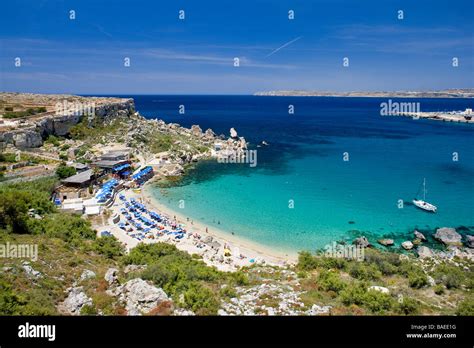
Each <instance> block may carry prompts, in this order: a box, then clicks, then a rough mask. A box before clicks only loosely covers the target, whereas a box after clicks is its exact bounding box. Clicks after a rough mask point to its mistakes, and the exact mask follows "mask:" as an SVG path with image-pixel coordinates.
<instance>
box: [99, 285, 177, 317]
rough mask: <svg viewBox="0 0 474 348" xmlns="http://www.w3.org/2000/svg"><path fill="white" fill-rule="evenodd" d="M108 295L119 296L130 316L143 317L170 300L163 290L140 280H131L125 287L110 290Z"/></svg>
mask: <svg viewBox="0 0 474 348" xmlns="http://www.w3.org/2000/svg"><path fill="white" fill-rule="evenodd" d="M107 293H108V294H110V295H112V296H117V297H118V300H119V301H120V302H122V303H123V304H124V305H125V309H126V310H127V313H128V315H142V314H147V313H149V312H150V311H151V310H152V309H154V308H156V307H157V306H158V305H160V304H161V303H162V302H164V301H168V302H170V301H171V300H170V298H169V297H168V295H166V293H165V292H164V291H163V289H161V288H157V287H155V286H153V285H151V284H148V283H147V282H146V281H144V280H143V279H140V278H135V279H132V280H129V281H128V282H126V283H125V284H123V285H120V286H118V287H116V288H114V289H111V290H108V291H107Z"/></svg>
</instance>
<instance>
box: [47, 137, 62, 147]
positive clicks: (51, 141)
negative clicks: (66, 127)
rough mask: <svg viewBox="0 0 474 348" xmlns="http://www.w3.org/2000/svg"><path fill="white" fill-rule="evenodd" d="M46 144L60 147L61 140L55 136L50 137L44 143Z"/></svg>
mask: <svg viewBox="0 0 474 348" xmlns="http://www.w3.org/2000/svg"><path fill="white" fill-rule="evenodd" d="M44 142H45V143H46V144H51V145H54V146H59V139H58V138H57V137H56V136H54V135H49V136H48V138H47V139H46V140H45V141H44Z"/></svg>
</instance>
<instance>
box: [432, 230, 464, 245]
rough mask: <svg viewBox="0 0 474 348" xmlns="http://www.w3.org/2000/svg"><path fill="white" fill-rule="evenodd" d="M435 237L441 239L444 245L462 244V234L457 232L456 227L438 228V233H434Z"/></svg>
mask: <svg viewBox="0 0 474 348" xmlns="http://www.w3.org/2000/svg"><path fill="white" fill-rule="evenodd" d="M433 237H434V239H436V240H437V241H440V242H441V243H443V244H444V245H456V246H461V245H462V243H461V239H462V236H461V235H460V234H459V233H457V232H456V230H455V229H454V228H450V227H443V228H438V229H437V230H436V233H435V234H434V235H433Z"/></svg>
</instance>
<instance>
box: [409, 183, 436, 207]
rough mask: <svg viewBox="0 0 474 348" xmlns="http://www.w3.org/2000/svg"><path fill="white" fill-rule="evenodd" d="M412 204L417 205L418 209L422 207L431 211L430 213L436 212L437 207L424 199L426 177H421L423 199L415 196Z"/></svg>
mask: <svg viewBox="0 0 474 348" xmlns="http://www.w3.org/2000/svg"><path fill="white" fill-rule="evenodd" d="M418 192H419V191H418ZM417 196H418V194H417ZM413 204H414V205H415V206H417V207H418V208H420V209H423V210H425V211H429V212H432V213H436V210H438V208H437V207H436V206H435V205H434V204H431V203H428V202H427V201H426V178H423V199H416V198H415V199H414V200H413Z"/></svg>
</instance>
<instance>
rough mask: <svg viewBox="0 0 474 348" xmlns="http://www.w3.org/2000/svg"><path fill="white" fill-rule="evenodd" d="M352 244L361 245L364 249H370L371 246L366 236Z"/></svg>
mask: <svg viewBox="0 0 474 348" xmlns="http://www.w3.org/2000/svg"><path fill="white" fill-rule="evenodd" d="M352 244H355V245H360V246H361V247H363V248H368V247H370V246H371V244H370V243H369V240H368V239H367V237H365V236H362V237H359V238H356V239H354V241H353V242H352Z"/></svg>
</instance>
